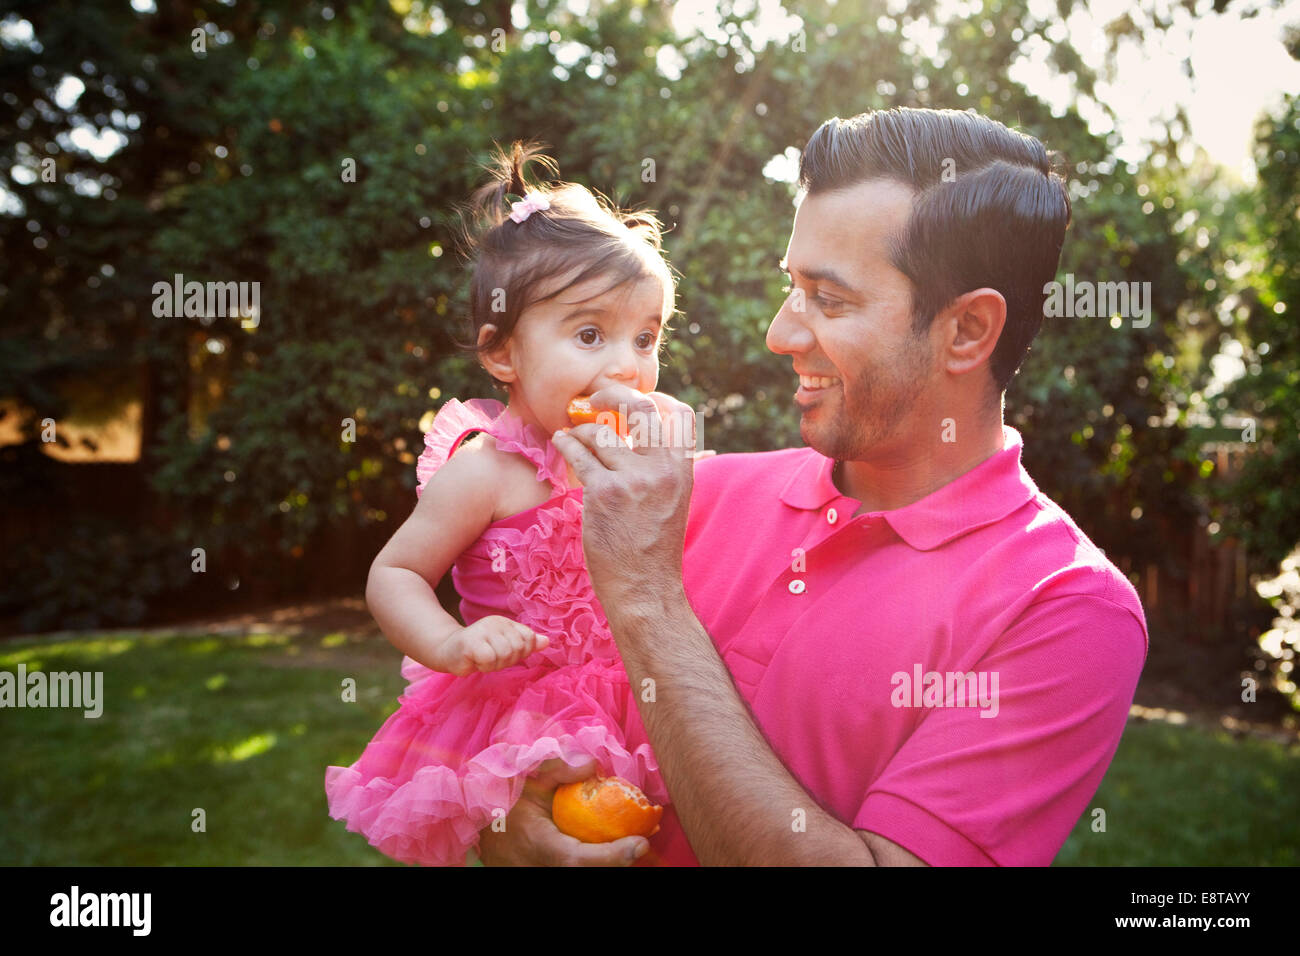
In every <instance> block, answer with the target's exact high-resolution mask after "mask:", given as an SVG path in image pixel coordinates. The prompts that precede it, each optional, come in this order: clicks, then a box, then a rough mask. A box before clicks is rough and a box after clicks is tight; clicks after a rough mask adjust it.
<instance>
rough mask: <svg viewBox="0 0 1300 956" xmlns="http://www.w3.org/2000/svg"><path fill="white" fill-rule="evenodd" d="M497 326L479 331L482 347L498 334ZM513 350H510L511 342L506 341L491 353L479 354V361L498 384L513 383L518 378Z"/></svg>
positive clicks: (483, 327) (479, 341) (486, 327)
mask: <svg viewBox="0 0 1300 956" xmlns="http://www.w3.org/2000/svg"><path fill="white" fill-rule="evenodd" d="M496 330H497V327H496V326H495V325H490V324H489V325H484V326H482V327H481V328H480V329H479V330H478V344H479V346H480V347H481V346H482V345H483V343H484V342H486V341H487V340H488V339H490V338H491V337H492V336H493V334H494V333H495V332H496ZM513 351H514V350H513V349H511V348H510V342H509V341H506V342H505V343H503V344H502V345H500V346H498V347H497V348H495V349H493V350H492V351H490V352H479V354H478V360H479V364H481V365H482V366H483V368H484V370H485V371H486V372H487V373H488V374H489V375H491V376H492V377H493V378H494V379H496V380H497V381H498V382H507V383H509V382H513V381H514V380H515V379H516V378H517V377H518V375H517V373H516V372H515V364H514V355H513V354H512V353H513Z"/></svg>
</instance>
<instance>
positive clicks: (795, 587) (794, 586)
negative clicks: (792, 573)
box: [790, 578, 804, 594]
mask: <svg viewBox="0 0 1300 956" xmlns="http://www.w3.org/2000/svg"><path fill="white" fill-rule="evenodd" d="M803 589H804V583H803V581H801V580H799V579H798V578H795V579H794V580H793V581H791V582H790V593H791V594H803Z"/></svg>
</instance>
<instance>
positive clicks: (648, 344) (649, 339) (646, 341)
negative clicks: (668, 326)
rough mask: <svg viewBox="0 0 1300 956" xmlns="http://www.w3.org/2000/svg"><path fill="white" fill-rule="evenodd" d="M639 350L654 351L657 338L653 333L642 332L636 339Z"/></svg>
mask: <svg viewBox="0 0 1300 956" xmlns="http://www.w3.org/2000/svg"><path fill="white" fill-rule="evenodd" d="M636 344H637V348H641V349H652V348H654V347H655V337H654V333H652V332H642V333H641V334H640V335H638V336H637V337H636Z"/></svg>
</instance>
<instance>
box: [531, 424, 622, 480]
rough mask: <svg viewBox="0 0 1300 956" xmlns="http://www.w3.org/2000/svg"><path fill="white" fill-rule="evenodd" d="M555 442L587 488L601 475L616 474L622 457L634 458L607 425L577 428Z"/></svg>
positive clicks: (580, 426)
mask: <svg viewBox="0 0 1300 956" xmlns="http://www.w3.org/2000/svg"><path fill="white" fill-rule="evenodd" d="M602 433H603V434H604V435H607V436H613V440H605V439H603V438H602V437H601V436H602ZM551 441H553V442H554V443H555V447H556V448H558V449H559V450H560V454H561V455H563V456H564V459H565V461H567V462H568V463H569V464H570V465H572V466H573V470H574V472H575V473H576V474H577V476H578V480H579V481H581V482H582V483H583V484H584V485H586V484H588V483H589V480H591V479H595V478H597V476H599V475H600V473H601V472H605V471H616V470H617V469H618V465H619V459H620V457H621V456H626V455H631V454H633V452H632V450H631V449H630V448H628V447H627V446H626V445H624V444H623V442H622V441H621V440H620V439H619V438H618V433H617V432H615V431H614V430H613V429H612V428H609V426H607V425H591V424H587V425H576V426H574V427H573V428H570V429H569V430H568V431H567V432H556V433H555V434H554V435H552V436H551ZM583 452H585V455H584V454H583ZM571 454H572V457H570V455H571Z"/></svg>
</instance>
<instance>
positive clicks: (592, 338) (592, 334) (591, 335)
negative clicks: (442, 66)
mask: <svg viewBox="0 0 1300 956" xmlns="http://www.w3.org/2000/svg"><path fill="white" fill-rule="evenodd" d="M578 341H580V342H581V343H582V344H583V345H595V344H596V343H597V342H599V341H600V331H599V330H598V329H591V328H587V329H583V330H582V331H581V332H579V333H578Z"/></svg>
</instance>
